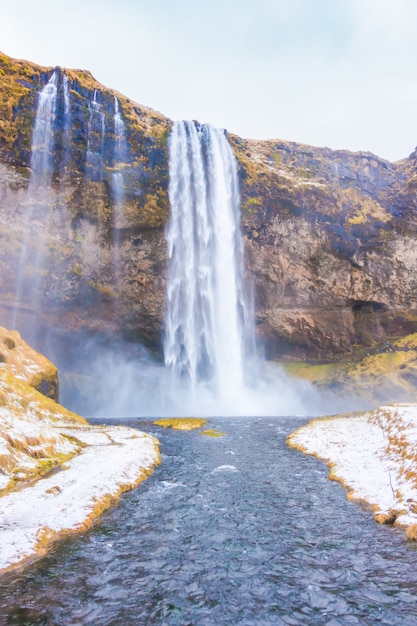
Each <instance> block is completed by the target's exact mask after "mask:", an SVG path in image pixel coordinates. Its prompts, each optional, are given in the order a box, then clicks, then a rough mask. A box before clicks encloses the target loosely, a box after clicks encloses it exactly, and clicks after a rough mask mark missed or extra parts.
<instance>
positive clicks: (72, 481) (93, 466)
mask: <svg viewBox="0 0 417 626" xmlns="http://www.w3.org/2000/svg"><path fill="white" fill-rule="evenodd" d="M57 430H59V431H60V432H61V434H62V435H64V436H67V437H74V438H76V439H77V440H78V441H79V442H81V444H82V445H83V448H82V451H81V452H80V453H79V454H77V455H76V456H74V457H73V458H72V459H71V460H69V461H67V462H65V463H63V465H62V468H61V470H60V471H55V472H54V471H52V472H49V473H48V474H46V475H44V476H43V477H41V478H39V479H38V480H36V482H34V483H31V484H28V485H26V486H24V487H23V488H21V489H19V490H14V491H12V492H9V493H8V494H6V495H4V496H2V497H1V499H0V502H1V509H0V575H1V574H4V573H6V572H7V571H10V570H12V569H17V568H20V567H23V566H25V565H26V564H29V563H30V562H32V561H33V560H35V559H37V558H39V557H41V556H43V555H44V554H46V552H47V551H48V549H49V548H50V546H51V544H52V543H53V542H55V541H56V540H57V539H60V538H62V537H65V536H67V535H70V534H75V533H78V532H82V531H84V530H86V529H87V528H89V527H90V526H91V525H92V524H93V522H94V521H95V520H96V519H97V517H98V516H99V515H101V513H102V512H103V511H105V510H106V509H108V508H109V507H110V506H111V505H112V504H114V503H115V502H116V501H117V500H118V499H119V497H120V496H121V494H122V493H124V492H125V491H128V490H131V489H133V488H135V487H136V486H137V485H139V484H140V483H141V482H142V481H143V480H145V479H146V478H147V477H148V476H149V475H150V474H151V473H152V471H153V469H154V468H155V467H156V466H157V465H158V464H159V463H160V453H159V446H158V444H159V442H158V440H157V439H156V438H155V437H153V436H152V435H148V434H146V433H143V432H141V431H137V430H134V429H132V428H128V427H125V426H89V425H86V426H82V425H80V426H78V425H74V426H60V427H58V428H57Z"/></svg>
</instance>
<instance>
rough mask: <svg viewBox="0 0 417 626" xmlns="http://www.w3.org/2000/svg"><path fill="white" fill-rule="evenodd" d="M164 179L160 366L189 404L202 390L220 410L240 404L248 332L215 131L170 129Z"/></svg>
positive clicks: (235, 209)
mask: <svg viewBox="0 0 417 626" xmlns="http://www.w3.org/2000/svg"><path fill="white" fill-rule="evenodd" d="M169 172H170V183H169V198H170V203H171V219H170V222H169V224H168V227H167V232H166V237H167V242H168V254H169V275H168V288H167V301H168V303H167V307H168V311H167V318H166V338H165V363H166V365H167V366H168V367H169V368H171V369H172V371H173V375H174V378H175V380H176V381H177V382H178V381H184V383H185V384H186V385H188V387H189V389H190V391H191V394H192V395H193V396H194V397H196V396H197V390H199V391H198V395H200V389H201V387H202V386H203V387H205V388H209V389H210V392H211V393H212V395H213V397H214V398H215V400H216V401H218V402H220V404H222V405H223V406H226V405H228V404H234V405H236V402H239V404H240V403H241V402H242V400H243V397H244V391H245V387H246V380H245V364H246V363H247V361H248V359H249V358H250V355H249V354H247V350H246V347H247V346H248V345H253V325H252V324H251V313H250V307H249V305H248V303H247V301H246V298H245V294H244V279H243V244H242V238H241V233H240V211H239V207H240V198H239V189H238V179H237V168H236V160H235V157H234V155H233V152H232V149H231V147H230V145H229V143H228V142H227V139H226V137H225V135H224V133H223V132H222V131H220V130H217V129H215V128H213V127H212V126H209V125H203V126H199V125H196V124H195V123H194V122H176V123H175V124H174V126H173V130H172V134H171V137H170V161H169Z"/></svg>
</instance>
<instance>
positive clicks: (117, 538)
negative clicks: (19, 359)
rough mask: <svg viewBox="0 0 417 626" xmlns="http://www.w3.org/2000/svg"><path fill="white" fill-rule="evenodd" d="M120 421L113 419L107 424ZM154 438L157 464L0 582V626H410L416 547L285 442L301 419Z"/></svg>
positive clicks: (220, 421) (165, 432)
mask: <svg viewBox="0 0 417 626" xmlns="http://www.w3.org/2000/svg"><path fill="white" fill-rule="evenodd" d="M119 422H120V420H119ZM124 423H128V424H129V425H130V426H134V427H140V428H141V429H142V430H146V431H147V432H151V433H152V434H155V435H156V436H157V437H158V438H159V439H160V441H161V453H162V457H163V462H162V464H161V466H160V467H158V468H157V469H156V471H155V472H154V474H153V475H152V476H151V477H150V478H149V479H148V480H146V481H145V482H144V483H142V485H140V486H139V488H137V489H135V490H134V491H132V492H129V493H127V494H125V495H124V496H123V497H122V498H121V500H120V502H119V504H118V505H117V506H115V507H113V508H112V509H111V510H109V511H108V512H107V513H105V514H104V515H103V516H102V517H101V519H100V520H99V522H98V523H97V524H96V525H95V526H94V527H93V528H92V529H91V530H90V531H88V532H87V533H85V534H83V535H80V536H77V537H71V538H68V539H65V540H63V541H61V542H59V543H58V544H57V545H56V546H55V547H54V548H53V550H52V552H51V553H50V554H49V555H48V556H46V557H45V558H43V559H40V560H39V561H37V562H35V563H33V564H32V565H31V566H30V567H28V568H27V569H26V570H24V571H23V572H17V573H16V572H15V573H9V574H7V575H6V576H3V577H2V579H1V580H0V619H1V622H0V623H1V624H5V625H9V624H10V625H11V624H14V625H16V624H19V625H28V624H30V625H35V624H36V625H41V624H42V625H54V626H56V625H61V624H62V625H83V626H84V625H90V624H91V625H94V626H101V625H118V624H121V625H142V624H143V625H148V624H161V625H174V624H177V625H181V626H184V625H195V626H205V625H207V626H209V625H210V626H211V625H218V626H227V625H230V626H232V625H233V626H237V625H242V626H243V625H256V626H263V625H268V624H271V625H274V626H276V625H280V624H292V625H315V624H317V625H319V624H320V625H326V626H336V625H338V624H340V625H343V626H346V625H350V624H358V625H359V624H360V625H364V624H369V625H372V626H374V625H375V624H387V625H388V624H389V625H390V626H393V625H397V624H398V625H401V626H411V625H413V626H415V625H416V624H417V559H416V556H417V554H416V553H417V547H416V545H415V544H414V543H412V542H408V541H407V540H406V539H405V535H404V533H403V532H402V531H400V530H397V529H393V528H388V527H384V526H379V525H378V524H376V523H375V522H374V521H373V520H372V515H371V513H370V511H368V510H366V509H365V508H364V507H361V506H360V505H358V504H355V503H352V502H349V501H348V500H347V498H346V493H345V491H344V489H343V488H342V487H341V486H340V484H338V483H335V482H331V481H329V480H328V479H327V468H326V466H325V464H324V463H322V462H320V461H318V460H316V459H314V458H312V457H308V456H305V455H303V454H301V453H300V452H298V451H296V450H292V449H290V448H289V447H288V446H287V445H286V444H285V439H286V436H287V434H289V433H290V432H292V431H293V430H294V429H295V428H297V427H298V426H300V425H302V424H303V423H305V419H301V418H294V417H292V418H282V417H281V418H213V419H212V420H210V424H209V426H210V428H217V429H219V430H221V431H223V432H224V433H225V435H224V436H222V437H209V436H204V435H202V434H200V433H199V432H198V431H193V432H181V431H173V430H171V429H162V428H159V427H156V426H154V425H153V424H152V423H151V422H149V421H146V420H142V419H141V420H129V421H125V422H124Z"/></svg>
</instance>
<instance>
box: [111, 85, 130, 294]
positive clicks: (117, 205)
mask: <svg viewBox="0 0 417 626" xmlns="http://www.w3.org/2000/svg"><path fill="white" fill-rule="evenodd" d="M113 125H114V155H113V160H114V165H113V172H112V177H111V187H112V193H113V224H112V226H113V272H114V278H115V284H116V292H117V293H119V290H120V283H121V271H120V228H121V225H122V211H123V200H124V194H125V180H124V174H123V167H124V165H125V163H126V162H127V158H128V148H127V141H126V131H125V124H124V121H123V117H122V114H121V112H120V106H119V101H118V99H117V98H116V96H115V97H114V114H113Z"/></svg>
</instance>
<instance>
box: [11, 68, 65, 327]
mask: <svg viewBox="0 0 417 626" xmlns="http://www.w3.org/2000/svg"><path fill="white" fill-rule="evenodd" d="M57 93H58V72H57V71H54V72H53V74H52V76H51V78H50V79H49V82H48V83H47V84H46V85H45V87H44V88H43V89H42V90H41V92H40V93H39V94H38V104H37V109H36V118H35V125H34V129H33V135H32V146H31V159H30V172H31V173H30V179H29V186H28V191H27V201H26V202H27V206H26V207H25V220H24V233H23V241H22V249H21V253H20V260H19V265H18V269H17V277H16V295H15V306H14V313H13V319H12V327H13V328H16V325H17V315H18V310H19V309H20V308H21V307H22V305H23V303H22V300H25V302H29V303H30V304H31V306H32V308H34V309H35V310H36V309H37V308H38V306H39V301H40V298H41V295H40V290H41V287H42V278H43V265H44V254H45V249H44V248H45V240H46V236H47V231H48V228H47V224H48V220H49V212H50V204H51V190H50V187H51V181H52V174H53V167H54V165H53V157H52V153H53V147H54V122H55V114H56V105H57ZM34 223H35V225H36V223H41V224H43V227H42V228H40V229H37V232H36V237H34V236H33V227H34ZM38 231H39V232H38Z"/></svg>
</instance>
